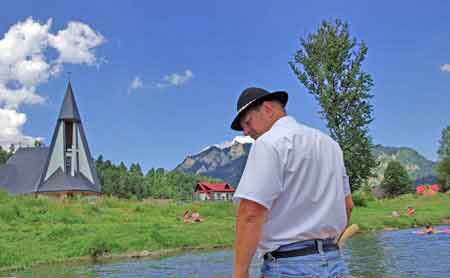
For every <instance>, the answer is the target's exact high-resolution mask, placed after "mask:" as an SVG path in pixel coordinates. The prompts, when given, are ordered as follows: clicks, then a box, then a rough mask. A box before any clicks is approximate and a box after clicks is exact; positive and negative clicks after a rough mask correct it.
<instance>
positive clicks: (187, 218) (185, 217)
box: [183, 210, 192, 223]
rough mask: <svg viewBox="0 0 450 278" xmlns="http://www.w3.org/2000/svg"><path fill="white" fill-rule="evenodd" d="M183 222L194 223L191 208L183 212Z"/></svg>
mask: <svg viewBox="0 0 450 278" xmlns="http://www.w3.org/2000/svg"><path fill="white" fill-rule="evenodd" d="M183 223H192V219H191V215H190V213H189V210H187V211H185V212H184V214H183Z"/></svg>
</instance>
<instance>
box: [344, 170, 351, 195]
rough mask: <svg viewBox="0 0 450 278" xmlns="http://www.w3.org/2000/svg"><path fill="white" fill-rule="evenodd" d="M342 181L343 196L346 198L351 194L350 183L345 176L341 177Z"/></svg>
mask: <svg viewBox="0 0 450 278" xmlns="http://www.w3.org/2000/svg"><path fill="white" fill-rule="evenodd" d="M343 179H344V196H345V197H347V196H348V195H350V194H351V193H352V192H351V190H350V181H349V178H348V176H347V174H345V175H344V176H343Z"/></svg>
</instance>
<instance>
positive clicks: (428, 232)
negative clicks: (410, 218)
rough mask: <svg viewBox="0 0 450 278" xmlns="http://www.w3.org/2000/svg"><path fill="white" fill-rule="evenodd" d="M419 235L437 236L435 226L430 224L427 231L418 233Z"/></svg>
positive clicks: (426, 228)
mask: <svg viewBox="0 0 450 278" xmlns="http://www.w3.org/2000/svg"><path fill="white" fill-rule="evenodd" d="M417 233H418V234H436V233H437V231H436V229H434V227H433V225H432V224H431V223H428V224H427V225H425V229H422V230H420V231H418V232H417Z"/></svg>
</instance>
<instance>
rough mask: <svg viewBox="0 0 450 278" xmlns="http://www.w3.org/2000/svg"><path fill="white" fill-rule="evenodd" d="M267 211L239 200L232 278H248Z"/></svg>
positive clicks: (246, 201)
mask: <svg viewBox="0 0 450 278" xmlns="http://www.w3.org/2000/svg"><path fill="white" fill-rule="evenodd" d="M266 213H267V209H266V208H265V207H264V206H262V205H260V204H258V203H255V202H253V201H250V200H246V199H241V201H240V203H239V208H238V213H237V219H236V240H235V243H234V249H235V253H234V269H233V278H248V271H249V267H250V263H251V261H252V258H253V255H254V254H255V251H256V247H257V245H258V242H259V239H260V238H261V230H262V226H263V224H264V221H265V218H266Z"/></svg>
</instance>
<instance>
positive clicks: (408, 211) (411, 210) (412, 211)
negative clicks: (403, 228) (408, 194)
mask: <svg viewBox="0 0 450 278" xmlns="http://www.w3.org/2000/svg"><path fill="white" fill-rule="evenodd" d="M415 213H416V211H415V209H414V208H413V207H412V206H408V207H407V208H406V215H408V216H414V214H415Z"/></svg>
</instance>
